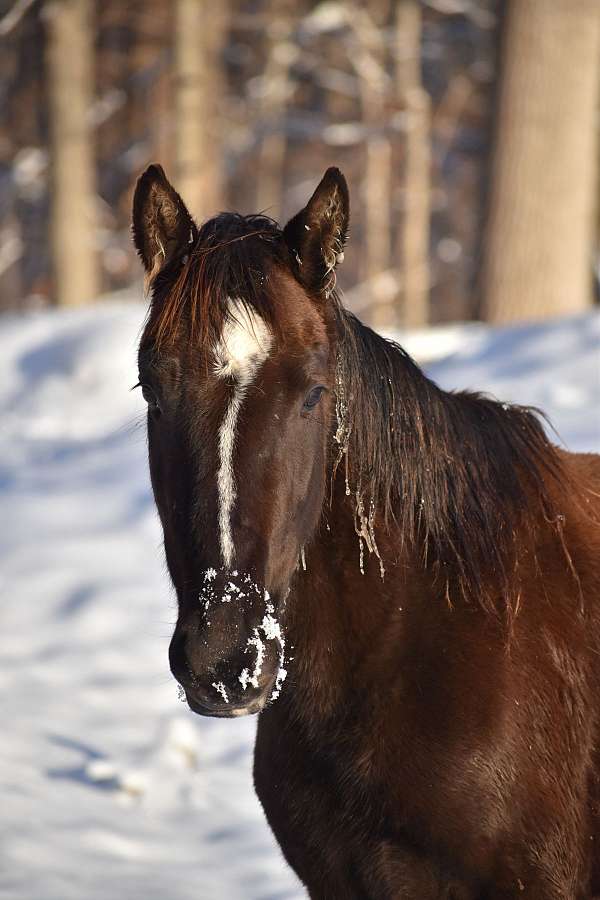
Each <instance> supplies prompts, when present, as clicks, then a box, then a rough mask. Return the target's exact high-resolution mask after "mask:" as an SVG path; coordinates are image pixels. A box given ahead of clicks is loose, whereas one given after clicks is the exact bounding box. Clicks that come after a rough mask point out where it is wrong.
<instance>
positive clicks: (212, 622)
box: [169, 569, 287, 716]
mask: <svg viewBox="0 0 600 900" xmlns="http://www.w3.org/2000/svg"><path fill="white" fill-rule="evenodd" d="M169 661H170V664H171V671H172V673H173V675H174V676H175V678H176V679H177V681H178V682H179V684H180V685H181V688H182V689H183V692H184V694H185V699H186V700H187V702H188V704H189V706H190V708H191V709H192V710H193V711H194V712H197V713H200V714H201V715H206V716H238V715H244V714H247V713H256V712H260V710H261V709H262V708H263V707H264V706H265V705H266V704H267V703H269V702H271V701H273V700H276V699H277V697H278V696H279V692H280V690H281V686H282V684H283V682H284V680H285V677H286V674H287V673H286V670H285V641H284V637H283V633H282V630H281V627H280V624H279V621H278V619H277V615H276V604H275V602H274V601H273V600H272V599H271V597H270V596H269V592H268V591H266V590H265V589H264V588H261V587H260V586H259V585H258V584H257V583H256V581H255V580H254V578H253V576H252V575H249V574H247V573H240V572H238V571H237V570H235V569H234V570H233V571H227V570H221V571H219V572H217V570H216V569H207V570H206V572H205V573H204V574H203V576H202V589H201V591H200V592H199V593H198V594H197V595H194V596H189V597H186V598H185V601H184V602H183V603H180V612H179V619H178V622H177V626H176V628H175V632H174V634H173V638H172V639H171V645H170V647H169ZM182 699H183V697H182Z"/></svg>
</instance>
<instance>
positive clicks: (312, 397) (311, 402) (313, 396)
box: [303, 385, 325, 409]
mask: <svg viewBox="0 0 600 900" xmlns="http://www.w3.org/2000/svg"><path fill="white" fill-rule="evenodd" d="M324 390H325V388H324V387H322V386H321V385H319V387H314V388H313V389H312V391H311V392H310V393H309V394H308V396H307V398H306V400H305V401H304V407H303V408H304V409H314V407H315V406H316V405H317V403H318V402H319V400H320V399H321V396H322V394H323V391H324Z"/></svg>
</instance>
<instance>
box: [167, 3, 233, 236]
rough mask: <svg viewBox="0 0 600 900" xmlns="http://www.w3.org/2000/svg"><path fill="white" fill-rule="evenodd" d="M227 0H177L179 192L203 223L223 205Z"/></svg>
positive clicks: (177, 156)
mask: <svg viewBox="0 0 600 900" xmlns="http://www.w3.org/2000/svg"><path fill="white" fill-rule="evenodd" d="M227 21H228V5H227V3H226V2H225V0H219V2H218V3H214V2H212V0H177V15H176V22H175V94H176V108H177V115H176V141H177V146H176V159H177V189H178V191H179V193H180V194H181V196H182V197H183V198H184V199H185V202H186V204H187V205H188V206H189V208H190V212H191V213H192V214H193V215H195V216H197V217H198V218H199V220H200V221H202V220H203V219H206V218H208V217H210V216H212V215H214V214H215V213H217V212H219V210H220V209H221V208H222V206H223V205H224V174H223V162H222V159H223V153H222V140H221V127H220V126H221V121H222V112H223V99H224V75H223V71H222V66H221V59H220V56H221V50H222V47H223V40H224V36H225V30H226V25H227Z"/></svg>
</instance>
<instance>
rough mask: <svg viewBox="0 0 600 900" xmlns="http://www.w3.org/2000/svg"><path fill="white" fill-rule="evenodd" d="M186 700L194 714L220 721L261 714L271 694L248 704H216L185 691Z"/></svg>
mask: <svg viewBox="0 0 600 900" xmlns="http://www.w3.org/2000/svg"><path fill="white" fill-rule="evenodd" d="M183 690H184V693H185V699H186V700H187V704H188V706H189V708H190V709H191V710H192V712H195V713H197V714H198V715H199V716H213V717H215V718H219V719H232V718H236V717H238V716H252V715H256V714H257V713H259V712H260V711H261V710H262V709H263V708H264V706H265V704H266V702H267V700H268V697H269V694H268V693H264V694H263V695H262V696H260V697H255V698H254V699H252V700H249V701H248V702H246V703H237V704H236V703H224V702H223V701H221V702H216V701H214V699H213V698H209V697H206V696H204V694H202V696H201V698H198V697H197V696H196V694H195V693H194V691H193V690H190V689H188V690H186V689H185V688H184V689H183Z"/></svg>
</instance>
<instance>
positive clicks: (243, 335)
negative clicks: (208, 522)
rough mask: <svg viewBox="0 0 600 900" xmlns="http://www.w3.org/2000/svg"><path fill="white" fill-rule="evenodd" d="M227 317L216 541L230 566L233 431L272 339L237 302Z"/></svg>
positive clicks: (219, 359)
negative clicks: (229, 382)
mask: <svg viewBox="0 0 600 900" xmlns="http://www.w3.org/2000/svg"><path fill="white" fill-rule="evenodd" d="M229 314H230V318H228V319H227V321H226V322H225V325H224V327H223V333H222V334H221V338H220V340H219V343H218V344H217V346H216V347H215V373H216V374H217V375H218V377H219V378H233V380H234V390H233V396H232V398H231V400H230V402H229V404H228V406H227V409H226V411H225V416H224V418H223V421H222V423H221V427H220V428H219V471H218V474H217V486H218V491H219V538H220V543H221V554H222V556H223V562H224V564H225V565H226V566H227V567H229V566H231V564H232V562H233V559H234V556H235V547H234V545H233V538H232V536H231V512H232V509H233V504H234V503H235V498H236V483H235V474H234V471H233V451H234V449H235V429H236V425H237V420H238V416H239V412H240V408H241V406H242V403H243V400H244V397H245V395H246V391H247V390H248V387H249V385H250V384H251V383H252V380H253V378H254V376H255V375H256V372H257V371H258V369H259V367H260V366H261V364H262V363H263V362H264V361H265V359H266V358H267V356H268V355H269V350H270V348H271V343H272V341H273V336H272V334H271V332H270V331H269V329H268V328H267V326H266V324H265V322H264V321H263V320H262V319H261V317H260V316H259V315H258V314H257V313H255V312H254V311H253V310H250V309H248V308H246V307H245V306H244V304H243V303H242V301H241V300H232V299H230V300H229Z"/></svg>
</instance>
